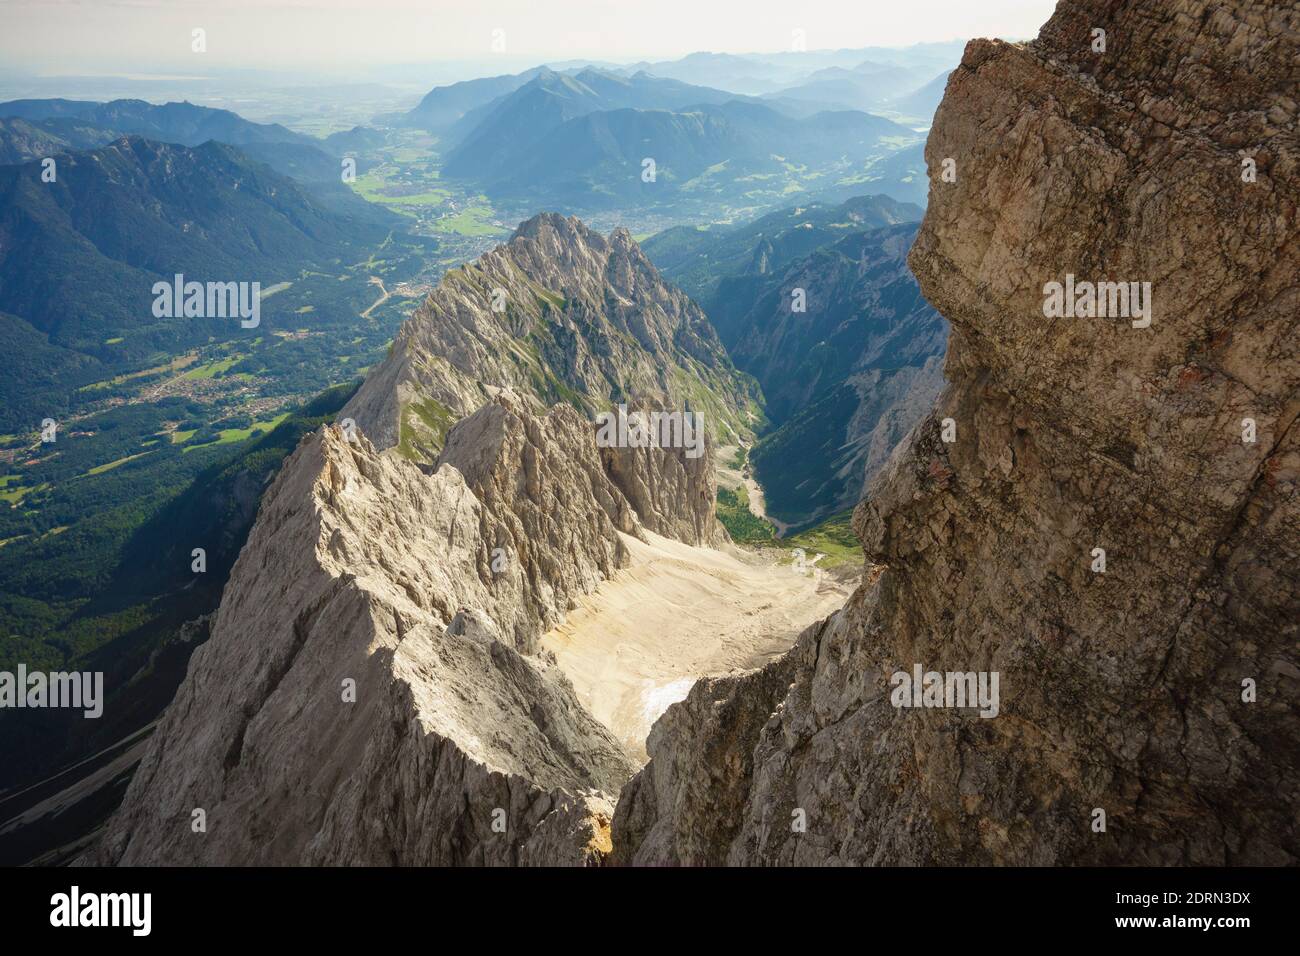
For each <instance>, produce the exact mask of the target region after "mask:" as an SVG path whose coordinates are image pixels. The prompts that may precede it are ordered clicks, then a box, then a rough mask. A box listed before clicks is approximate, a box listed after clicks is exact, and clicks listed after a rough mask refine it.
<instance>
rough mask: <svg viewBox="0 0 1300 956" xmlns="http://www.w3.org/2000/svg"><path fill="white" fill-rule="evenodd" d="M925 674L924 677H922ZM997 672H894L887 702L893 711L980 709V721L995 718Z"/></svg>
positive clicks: (914, 669)
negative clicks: (941, 708) (945, 708)
mask: <svg viewBox="0 0 1300 956" xmlns="http://www.w3.org/2000/svg"><path fill="white" fill-rule="evenodd" d="M923 671H924V673H923ZM999 678H1000V674H999V672H998V671H946V672H940V671H926V670H925V669H924V668H923V667H922V666H921V665H920V664H913V665H912V673H910V674H909V673H908V672H907V671H894V674H893V676H892V677H890V678H889V683H890V684H892V685H893V687H894V689H893V691H891V692H890V695H889V702H890V703H891V704H893V705H894V706H895V707H898V708H904V707H950V708H958V709H964V708H974V707H978V708H979V714H980V716H981V717H985V718H988V717H996V716H997V715H998V709H999V707H1000V703H999V701H1000V698H999V695H998V682H999Z"/></svg>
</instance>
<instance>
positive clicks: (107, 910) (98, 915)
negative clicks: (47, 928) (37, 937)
mask: <svg viewBox="0 0 1300 956" xmlns="http://www.w3.org/2000/svg"><path fill="white" fill-rule="evenodd" d="M152 916H153V894H152V893H83V892H81V888H80V887H78V886H73V887H72V890H71V891H70V892H67V893H55V894H54V895H53V896H51V897H50V925H51V926H56V927H65V926H66V927H77V926H127V927H130V929H131V935H132V936H148V935H149V933H150V931H151V930H152V929H153V918H152Z"/></svg>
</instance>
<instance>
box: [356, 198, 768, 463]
mask: <svg viewBox="0 0 1300 956" xmlns="http://www.w3.org/2000/svg"><path fill="white" fill-rule="evenodd" d="M503 388H510V389H513V390H514V391H516V392H519V393H520V394H528V395H533V396H535V397H536V398H538V399H539V400H540V401H541V402H542V403H543V404H544V405H550V404H553V403H554V402H559V401H565V402H569V403H571V404H574V405H575V406H577V407H579V408H583V409H584V410H587V411H589V412H596V411H599V410H601V409H605V408H608V407H610V406H611V405H612V404H617V403H619V402H627V403H631V404H634V405H653V406H655V407H666V408H675V409H682V408H685V407H687V406H689V407H692V408H694V409H695V410H696V411H699V412H703V413H704V414H705V416H706V420H708V422H709V427H710V429H711V430H714V431H715V433H716V434H717V435H721V436H723V437H725V438H726V439H727V440H732V439H733V438H734V436H733V434H732V433H733V432H735V431H740V430H747V428H748V425H749V417H748V416H749V411H750V406H751V402H752V398H753V396H751V395H750V392H749V389H750V388H751V386H748V385H747V384H746V383H745V382H744V381H743V380H742V377H741V376H740V375H738V374H737V372H736V370H735V368H734V366H733V365H732V364H731V360H730V359H729V358H728V357H727V353H726V351H725V350H724V349H723V347H722V343H721V342H719V341H718V337H717V335H716V333H714V331H713V327H712V326H711V325H709V322H708V320H707V319H706V318H705V316H704V313H703V312H701V311H700V309H699V307H698V306H696V305H695V304H694V303H693V302H691V300H690V299H689V298H687V296H686V295H685V294H684V293H682V292H681V291H680V290H678V289H676V288H675V287H673V286H671V285H669V284H668V283H666V282H665V281H664V280H663V279H662V277H661V276H660V275H659V273H658V271H657V270H656V269H655V268H654V266H653V265H652V264H651V263H650V261H649V260H648V259H647V258H646V257H645V255H644V254H643V253H642V252H641V250H640V248H639V247H638V246H637V244H636V243H635V242H633V241H632V237H631V236H630V235H629V234H628V233H627V230H625V229H619V230H615V232H614V233H613V234H612V235H610V236H609V237H608V238H606V237H604V236H601V235H600V234H598V233H595V232H592V231H591V230H589V229H588V228H587V227H586V226H584V225H583V224H582V223H581V222H579V221H578V220H577V219H572V218H565V217H563V216H559V215H555V214H553V213H546V214H542V215H539V216H537V217H535V218H533V219H530V220H529V221H527V222H525V223H523V224H522V225H521V226H520V227H519V228H518V230H516V232H515V234H514V235H513V236H512V237H511V238H510V240H509V241H508V242H506V243H504V244H502V245H500V246H498V247H497V248H496V249H493V250H492V251H491V252H488V253H486V254H485V255H483V256H481V257H480V258H479V259H477V260H476V261H475V262H473V263H471V264H469V265H467V266H464V267H463V268H460V269H456V270H453V271H451V272H449V273H447V274H446V275H445V276H444V277H443V279H442V282H441V283H440V284H439V285H438V287H437V288H436V289H435V290H434V291H433V292H432V293H431V294H430V296H429V298H428V299H427V301H426V302H425V303H424V304H423V305H422V306H421V307H420V309H419V310H417V312H416V313H415V315H414V316H413V317H412V319H411V320H410V321H409V322H407V323H406V324H405V325H404V326H403V327H402V330H401V331H400V332H399V333H398V336H397V339H396V341H395V342H394V343H393V347H392V351H391V353H390V354H389V356H388V358H387V359H386V360H385V361H384V362H383V363H382V364H381V365H380V366H379V367H378V368H377V369H375V371H374V372H372V373H371V374H370V376H368V378H367V379H366V382H365V384H364V385H363V386H362V387H361V389H360V391H358V393H357V394H356V396H354V397H353V399H352V401H351V402H349V404H348V406H347V407H346V408H345V409H344V412H343V414H344V415H345V416H347V417H351V418H354V419H355V420H356V422H357V423H358V425H359V426H360V427H361V429H362V430H363V431H364V432H365V433H366V434H367V435H369V436H371V438H372V440H373V441H374V442H375V444H376V445H377V446H378V447H379V448H381V449H383V448H389V447H392V446H397V448H398V449H399V451H400V452H401V453H402V454H403V455H405V456H406V457H408V458H411V459H412V460H415V461H424V462H431V461H432V460H433V459H434V458H435V457H436V455H437V453H438V450H439V449H440V448H441V447H442V441H443V439H444V437H445V435H446V430H447V428H448V427H449V426H450V424H451V423H452V422H454V421H456V420H457V419H459V418H461V417H462V416H464V415H467V414H469V413H470V412H471V411H473V410H474V409H476V408H478V407H479V406H481V405H482V404H483V403H484V402H486V401H488V400H490V399H491V398H492V397H493V396H494V395H496V394H497V393H498V392H499V391H500V390H501V389H503ZM724 443H725V442H724Z"/></svg>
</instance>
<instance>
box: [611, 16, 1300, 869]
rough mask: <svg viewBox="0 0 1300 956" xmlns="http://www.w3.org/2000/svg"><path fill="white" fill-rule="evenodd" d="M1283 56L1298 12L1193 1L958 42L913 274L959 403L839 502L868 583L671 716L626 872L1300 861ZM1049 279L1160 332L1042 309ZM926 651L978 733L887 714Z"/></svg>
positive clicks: (1299, 598)
mask: <svg viewBox="0 0 1300 956" xmlns="http://www.w3.org/2000/svg"><path fill="white" fill-rule="evenodd" d="M1097 31H1104V52H1101V51H1100V50H1099V49H1098V44H1097V40H1098V39H1099V38H1100V37H1101V35H1100V34H1098V33H1097ZM1297 52H1300V14H1297V12H1296V11H1295V9H1294V7H1293V6H1291V5H1289V4H1269V3H1250V2H1235V3H1233V2H1230V3H1219V2H1209V0H1205V2H1193V0H1171V2H1168V3H1161V4H1145V3H1138V2H1121V3H1115V2H1103V0H1091V2H1070V0H1065V2H1062V3H1060V4H1059V5H1058V7H1057V10H1056V13H1055V15H1054V16H1053V17H1052V19H1051V20H1050V21H1049V22H1048V23H1047V25H1046V26H1045V27H1044V28H1043V30H1042V33H1041V34H1040V36H1039V38H1038V39H1037V40H1036V41H1034V42H1033V43H1030V44H1027V45H1023V46H1021V45H1012V44H1007V43H1002V42H995V41H984V40H977V41H973V42H972V43H971V44H970V45H969V46H968V47H967V49H966V54H965V57H964V59H963V62H962V64H961V66H960V67H959V68H958V69H957V70H956V71H955V72H954V73H953V74H952V76H951V78H950V80H949V82H948V88H947V93H946V95H945V98H944V101H943V104H942V105H941V106H940V108H939V111H938V113H937V115H936V117H935V123H934V127H933V130H932V131H931V134H930V139H929V143H928V146H927V150H926V159H927V163H928V166H929V168H930V170H931V174H932V182H931V189H930V200H929V208H928V211H927V214H926V218H925V221H924V223H923V225H922V228H921V231H920V234H919V235H918V238H917V241H916V244H915V246H914V247H913V249H912V252H911V256H910V264H911V267H912V269H913V271H914V272H915V274H916V276H917V278H918V280H919V281H920V284H921V287H922V290H923V292H924V294H925V296H926V297H927V298H928V299H929V301H930V302H931V303H932V304H934V305H935V307H936V308H938V309H939V311H940V312H941V313H942V314H943V315H944V316H945V318H947V319H948V321H949V322H950V323H951V325H952V336H951V339H950V343H949V349H948V356H947V362H946V377H947V379H948V381H949V385H948V386H947V388H946V389H945V391H944V392H943V394H942V396H941V397H940V399H939V403H938V406H937V408H936V409H935V410H934V412H933V413H932V414H931V415H930V417H929V418H928V419H926V420H925V421H924V422H922V424H921V425H919V426H918V427H917V429H916V430H915V431H914V432H913V434H912V437H911V439H910V441H908V442H907V443H905V445H904V446H903V447H901V448H900V449H899V451H898V452H897V453H896V454H895V456H894V457H893V459H892V460H891V461H890V463H889V464H888V465H887V466H886V467H885V469H883V471H882V473H881V474H880V476H879V477H878V479H877V481H876V482H875V484H874V486H873V488H872V489H871V491H870V493H869V496H868V498H867V500H865V501H864V502H863V504H861V505H860V506H859V507H858V509H857V512H856V514H855V527H856V528H857V530H858V533H859V535H860V537H861V538H862V541H863V545H864V548H865V550H866V553H867V557H868V559H869V561H870V562H871V566H869V568H868V573H867V577H866V579H865V580H864V582H863V584H862V586H861V588H860V589H859V590H858V592H857V593H856V594H855V595H854V597H853V598H852V599H851V600H850V601H849V603H848V604H847V606H846V607H845V608H844V609H843V610H842V611H840V612H839V613H838V614H836V615H833V616H832V617H831V618H829V619H827V620H826V621H824V622H822V623H821V624H818V625H815V626H813V627H812V628H810V629H809V630H808V631H807V632H806V633H805V634H804V635H803V636H802V637H801V639H800V641H799V643H798V644H797V645H796V647H795V648H794V649H793V650H792V651H791V652H790V653H789V654H788V655H787V656H786V657H785V658H783V659H782V660H780V661H779V662H776V663H774V664H772V665H771V666H769V667H767V668H765V669H763V670H760V671H756V672H752V673H749V674H746V675H743V676H738V677H730V678H720V679H717V680H711V681H701V682H700V683H699V684H697V685H696V687H695V688H694V689H693V691H692V692H691V694H690V696H689V697H688V699H687V700H686V701H684V702H682V703H680V704H677V705H674V706H673V707H671V708H670V709H669V710H668V711H667V713H666V714H665V715H664V717H663V718H662V719H661V720H660V721H659V723H658V724H657V725H656V727H655V729H654V731H653V732H652V734H651V737H650V741H649V745H648V750H649V753H650V756H651V761H650V763H649V765H648V766H647V767H646V768H645V769H644V770H642V771H641V772H640V773H639V774H638V775H637V776H636V777H635V778H633V780H632V781H631V782H630V783H629V784H628V786H627V787H626V788H625V789H624V791H623V793H622V796H621V798H620V801H619V804H618V807H617V810H616V813H615V819H614V826H613V840H614V856H615V859H616V860H618V861H620V862H625V863H683V864H704V863H731V864H767V863H783V864H843V863H864V864H865V863H875V864H924V863H970V864H1102V863H1105V864H1114V863H1146V864H1175V863H1181V864H1286V863H1295V862H1296V861H1297V859H1298V858H1300V839H1298V837H1297V820H1300V813H1298V812H1297V810H1298V807H1297V802H1298V801H1300V768H1298V767H1297V761H1298V760H1300V753H1298V750H1297V747H1296V746H1295V741H1296V739H1297V737H1298V731H1300V717H1298V716H1297V710H1296V706H1297V679H1298V678H1300V661H1298V660H1297V641H1296V638H1297V631H1298V627H1300V625H1298V623H1297V622H1300V557H1298V555H1297V551H1298V550H1300V505H1298V503H1297V498H1296V485H1297V479H1298V478H1300V431H1298V430H1297V428H1296V426H1295V420H1296V417H1297V414H1298V413H1300V391H1298V386H1300V356H1298V355H1297V350H1298V349H1300V346H1298V345H1297V342H1300V336H1298V335H1297V332H1298V331H1300V329H1298V328H1297V325H1298V324H1300V289H1298V288H1297V278H1296V277H1297V275H1300V244H1298V243H1297V214H1296V206H1297V198H1298V197H1297V187H1296V173H1297V162H1296V160H1297V155H1298V152H1297V139H1296V120H1297V107H1296V90H1295V75H1294V66H1293V64H1294V62H1295V58H1296V55H1297ZM946 159H951V160H952V161H953V163H952V164H951V167H950V168H952V169H954V170H955V173H956V175H955V180H954V181H952V182H945V181H943V180H941V179H940V177H939V176H938V171H939V170H940V169H941V168H942V167H943V166H944V160H946ZM1247 160H1249V161H1248V162H1247ZM1067 276H1072V277H1073V279H1072V280H1071V281H1072V282H1074V283H1081V282H1093V283H1095V282H1100V281H1105V282H1124V283H1133V282H1136V283H1139V284H1141V283H1150V286H1149V288H1150V298H1149V300H1147V301H1148V302H1149V303H1150V313H1149V319H1150V321H1149V323H1147V322H1146V320H1145V319H1144V317H1143V316H1142V315H1140V314H1134V315H1130V314H1123V312H1122V310H1120V309H1119V308H1110V307H1109V306H1110V303H1109V302H1108V303H1107V306H1108V308H1107V311H1108V312H1109V314H1108V315H1107V316H1105V317H1101V316H1100V315H1096V314H1094V315H1093V316H1091V317H1088V316H1087V315H1079V314H1078V313H1079V312H1081V311H1086V310H1085V309H1076V310H1074V311H1075V317H1066V316H1062V317H1048V315H1047V314H1046V312H1051V311H1052V310H1051V309H1050V307H1049V308H1048V309H1047V310H1046V312H1045V304H1047V300H1048V298H1049V292H1048V289H1049V288H1050V287H1049V283H1052V282H1058V283H1062V284H1063V285H1064V284H1065V283H1066V281H1067ZM1139 288H1142V286H1141V285H1139ZM1076 291H1077V287H1076ZM1116 305H1118V303H1116ZM1130 305H1133V303H1130ZM1093 311H1094V312H1096V311H1099V310H1097V309H1094V310H1093ZM1103 552H1104V553H1103ZM1103 560H1104V564H1103V563H1101V561H1103ZM1102 567H1104V571H1103V570H1101V568H1102ZM917 663H919V664H921V665H923V667H924V668H925V669H926V670H927V671H928V670H934V671H938V672H947V671H974V672H987V673H993V672H996V673H997V674H998V675H999V676H1000V707H999V709H998V714H997V716H996V717H992V718H986V717H981V716H980V715H979V714H978V713H977V712H976V711H974V710H972V709H957V708H948V707H919V708H918V707H899V706H895V705H894V704H895V701H894V700H893V699H892V698H893V696H894V691H895V685H894V683H893V682H892V680H891V678H892V677H893V675H894V674H895V672H898V671H903V672H910V671H911V670H912V668H913V666H914V664H917Z"/></svg>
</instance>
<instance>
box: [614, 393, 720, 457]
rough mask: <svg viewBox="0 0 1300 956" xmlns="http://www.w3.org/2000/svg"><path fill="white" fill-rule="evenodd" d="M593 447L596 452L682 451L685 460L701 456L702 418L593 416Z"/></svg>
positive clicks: (624, 413)
mask: <svg viewBox="0 0 1300 956" xmlns="http://www.w3.org/2000/svg"><path fill="white" fill-rule="evenodd" d="M596 424H597V425H598V426H599V428H598V429H597V431H596V445H597V446H598V447H600V448H684V449H686V457H687V458H699V457H700V456H701V455H703V454H704V416H703V415H702V414H701V413H700V412H693V411H684V412H666V411H660V410H658V409H654V410H651V411H649V412H631V413H629V412H628V410H627V405H619V406H618V411H617V412H612V411H611V412H600V413H599V414H598V415H597V416H596Z"/></svg>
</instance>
